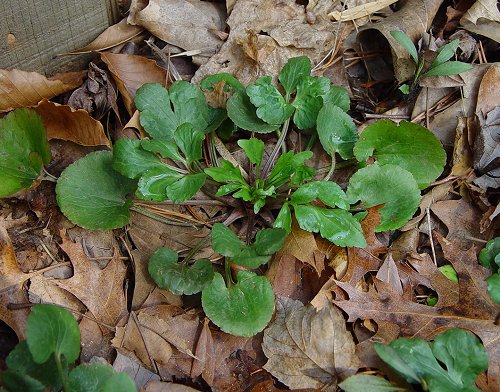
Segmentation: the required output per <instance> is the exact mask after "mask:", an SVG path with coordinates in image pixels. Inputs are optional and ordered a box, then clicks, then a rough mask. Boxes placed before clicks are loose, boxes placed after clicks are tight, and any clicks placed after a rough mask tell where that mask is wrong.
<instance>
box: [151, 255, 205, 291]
mask: <svg viewBox="0 0 500 392" xmlns="http://www.w3.org/2000/svg"><path fill="white" fill-rule="evenodd" d="M178 258H179V256H178V255H177V252H174V251H172V250H170V249H168V248H160V249H158V250H157V251H156V252H155V253H154V254H153V256H151V258H150V259H149V263H148V271H149V274H150V275H151V277H152V278H153V280H154V281H155V283H156V284H157V285H158V287H160V288H162V289H167V290H169V291H171V292H172V293H174V294H177V295H191V294H196V293H199V292H200V291H201V290H203V289H204V288H205V287H207V286H208V285H209V284H210V282H211V281H212V279H213V276H214V270H213V268H212V263H211V262H210V260H208V259H200V260H197V261H196V262H195V263H194V264H193V265H191V266H188V265H184V264H179V263H178Z"/></svg>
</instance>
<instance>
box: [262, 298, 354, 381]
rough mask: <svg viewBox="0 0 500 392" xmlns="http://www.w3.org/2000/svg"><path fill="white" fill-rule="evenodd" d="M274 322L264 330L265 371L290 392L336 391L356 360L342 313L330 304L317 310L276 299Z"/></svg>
mask: <svg viewBox="0 0 500 392" xmlns="http://www.w3.org/2000/svg"><path fill="white" fill-rule="evenodd" d="M276 309H277V314H276V319H275V320H274V321H273V322H272V323H271V324H270V325H269V327H267V328H266V329H265V330H264V340H263V344H262V349H263V350H264V354H265V355H266V357H267V358H268V359H269V360H268V362H267V363H266V364H265V365H264V369H266V370H267V371H268V372H270V373H271V374H272V375H273V376H275V377H276V378H278V380H280V381H281V382H282V383H284V384H286V385H287V386H289V387H290V388H292V389H297V388H321V390H324V391H335V390H336V388H337V382H338V381H339V380H342V379H343V378H345V377H347V376H349V375H350V374H353V373H355V372H356V370H357V369H358V367H359V360H358V358H357V357H356V355H355V354H354V350H355V347H354V341H353V339H352V336H351V334H350V333H349V332H348V331H347V330H346V326H345V321H344V317H343V316H342V313H341V312H340V311H339V310H338V309H337V308H335V307H334V306H333V305H332V304H331V303H329V305H328V306H325V307H323V308H322V309H321V310H319V311H318V310H317V309H316V308H314V307H313V306H311V305H308V306H304V305H303V304H302V303H301V302H300V301H295V300H292V299H289V298H284V297H282V298H278V300H277V307H276Z"/></svg>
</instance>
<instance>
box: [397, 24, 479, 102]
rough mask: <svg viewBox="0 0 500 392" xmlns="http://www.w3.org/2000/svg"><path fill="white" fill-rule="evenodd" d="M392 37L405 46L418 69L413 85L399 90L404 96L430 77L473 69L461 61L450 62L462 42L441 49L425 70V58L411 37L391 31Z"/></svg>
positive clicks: (450, 43) (416, 69)
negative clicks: (422, 80)
mask: <svg viewBox="0 0 500 392" xmlns="http://www.w3.org/2000/svg"><path fill="white" fill-rule="evenodd" d="M391 35H392V36H393V37H394V39H395V40H396V41H398V42H399V43H400V44H401V46H403V48H405V50H406V51H407V52H408V54H409V55H410V57H411V59H412V60H413V62H414V63H415V67H416V68H415V74H414V76H413V80H412V82H411V85H408V84H403V85H401V86H400V88H399V89H400V90H401V92H402V93H403V94H409V93H410V92H411V91H413V90H414V89H415V88H416V87H417V86H418V83H419V82H420V80H421V79H423V78H427V77H430V76H451V75H456V74H459V73H462V72H465V71H469V70H471V69H472V65H471V64H468V63H463V62H461V61H450V59H451V58H452V57H453V56H454V55H455V52H456V50H457V49H458V45H459V44H460V40H458V39H455V40H453V41H451V42H449V43H447V44H446V45H443V46H442V47H440V48H439V50H438V52H437V55H436V57H435V58H434V60H433V61H432V63H431V64H430V66H429V67H428V68H427V69H426V70H425V69H424V68H425V66H426V64H425V60H424V56H423V55H419V53H418V52H417V49H416V48H415V45H413V42H412V41H411V39H410V37H408V36H407V35H406V34H405V33H403V32H402V31H391Z"/></svg>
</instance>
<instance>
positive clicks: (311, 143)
mask: <svg viewBox="0 0 500 392" xmlns="http://www.w3.org/2000/svg"><path fill="white" fill-rule="evenodd" d="M316 140H318V133H317V132H314V133H313V134H312V135H311V137H310V139H309V142H307V146H306V149H305V151H310V150H311V148H313V146H314V143H316Z"/></svg>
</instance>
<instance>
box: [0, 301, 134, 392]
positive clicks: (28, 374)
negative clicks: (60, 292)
mask: <svg viewBox="0 0 500 392" xmlns="http://www.w3.org/2000/svg"><path fill="white" fill-rule="evenodd" d="M26 336H27V337H26V340H25V341H22V342H19V343H18V344H17V346H16V347H15V348H14V350H12V351H11V352H10V354H9V355H8V356H7V359H6V364H7V370H5V371H4V372H3V373H2V376H1V377H2V384H3V388H4V389H3V390H6V391H12V392H14V391H15V392H17V391H26V392H37V391H40V392H42V391H46V390H48V388H49V390H51V391H59V390H63V391H64V392H69V391H72V392H76V391H82V392H83V391H85V392H94V391H95V392H115V391H116V392H118V391H120V392H121V391H124V392H127V391H136V387H135V384H134V382H133V381H132V380H131V379H130V377H129V376H128V375H126V374H125V373H117V372H115V371H114V370H113V368H112V367H111V366H109V365H102V364H98V363H94V364H82V365H79V366H76V367H73V365H74V363H75V362H76V360H77V359H78V356H79V355H80V329H79V327H78V323H77V322H76V320H75V318H74V317H73V315H72V314H71V313H70V312H68V311H67V310H65V309H63V308H61V307H59V306H55V305H48V304H43V305H35V306H34V307H33V309H32V311H31V313H30V315H29V317H28V323H27V332H26Z"/></svg>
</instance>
